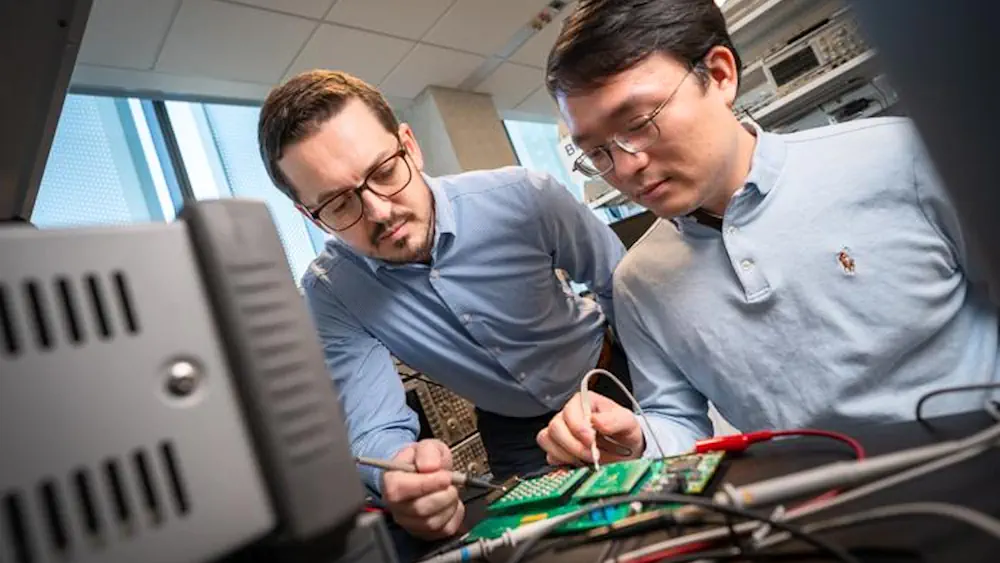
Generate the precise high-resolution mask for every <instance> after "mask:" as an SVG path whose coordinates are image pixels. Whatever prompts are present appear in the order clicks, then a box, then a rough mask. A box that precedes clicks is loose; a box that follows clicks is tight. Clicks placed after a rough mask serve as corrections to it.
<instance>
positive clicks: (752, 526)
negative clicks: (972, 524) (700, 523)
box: [606, 432, 995, 563]
mask: <svg viewBox="0 0 1000 563" xmlns="http://www.w3.org/2000/svg"><path fill="white" fill-rule="evenodd" d="M981 435H982V432H980V433H978V434H975V435H973V436H971V437H970V438H976V437H980V436H981ZM986 436H987V439H995V438H994V437H992V436H991V434H987V435H986ZM966 445H968V446H969V447H968V448H967V449H964V450H960V451H958V452H957V453H952V454H951V455H948V456H945V457H942V458H939V459H936V460H934V461H930V462H928V463H925V464H921V465H919V466H917V467H913V468H910V469H907V470H905V471H902V472H900V473H897V474H895V475H891V476H889V477H885V478H882V479H879V480H877V481H873V482H871V483H869V484H867V485H863V486H861V487H858V488H856V489H853V490H851V491H848V492H845V493H841V494H839V495H837V496H836V497H834V498H832V499H830V500H827V501H825V502H823V503H812V504H808V505H805V506H802V507H799V508H797V509H792V510H790V511H789V512H788V513H787V516H786V520H788V521H792V520H796V519H798V518H802V517H805V516H807V515H810V514H815V513H817V512H821V511H824V510H828V509H830V508H833V507H835V506H839V505H841V504H844V503H847V502H851V501H854V500H857V499H859V498H862V497H866V496H869V495H872V494H874V493H877V492H880V491H882V490H884V489H887V488H889V487H893V486H896V485H898V484H900V483H903V482H906V481H910V480H912V479H916V478H918V477H921V476H923V475H926V474H928V473H932V472H934V471H939V470H941V469H944V468H946V467H948V466H951V465H955V464H957V463H961V462H963V461H965V460H967V459H971V458H973V457H975V456H977V455H979V454H981V453H983V452H984V451H986V450H988V449H990V447H991V446H990V445H988V444H985V443H978V444H977V443H975V442H972V443H971V445H969V444H966ZM759 527H760V524H759V523H757V522H742V523H740V524H737V525H736V526H733V529H734V530H735V531H736V533H738V534H746V533H751V532H753V531H754V530H756V529H758V528H759ZM729 534H730V532H729V528H727V527H719V528H712V529H709V530H705V531H702V532H696V533H693V534H687V535H684V536H679V537H676V538H671V539H668V540H665V541H661V542H657V543H655V544H651V545H647V546H645V547H641V548H639V549H636V550H633V551H629V552H627V553H623V554H621V555H619V556H618V557H615V558H614V559H608V560H607V562H606V563H627V562H629V561H634V560H636V559H640V558H642V557H645V556H647V555H650V554H652V553H657V552H660V551H664V550H667V549H674V548H678V547H683V546H686V545H690V544H692V543H697V542H704V541H711V540H717V539H722V538H726V537H728V536H729ZM773 537H779V535H775V536H773Z"/></svg>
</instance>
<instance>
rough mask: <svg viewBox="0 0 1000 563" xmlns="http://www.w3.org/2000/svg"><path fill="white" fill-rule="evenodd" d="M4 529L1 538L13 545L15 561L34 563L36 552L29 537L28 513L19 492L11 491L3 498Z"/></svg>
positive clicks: (0, 534)
mask: <svg viewBox="0 0 1000 563" xmlns="http://www.w3.org/2000/svg"><path fill="white" fill-rule="evenodd" d="M3 524H4V526H3V530H2V531H0V539H3V540H4V543H7V544H8V545H10V546H11V551H12V552H13V554H14V561H15V563H32V562H33V561H35V554H34V552H33V551H32V550H31V541H30V540H29V538H28V515H27V514H26V513H25V508H24V503H23V501H22V499H21V496H20V495H18V494H17V493H10V494H8V495H5V496H4V499H3Z"/></svg>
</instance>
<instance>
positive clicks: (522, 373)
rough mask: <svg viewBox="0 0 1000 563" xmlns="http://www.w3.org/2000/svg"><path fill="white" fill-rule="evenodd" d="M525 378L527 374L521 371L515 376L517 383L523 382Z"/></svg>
mask: <svg viewBox="0 0 1000 563" xmlns="http://www.w3.org/2000/svg"><path fill="white" fill-rule="evenodd" d="M527 378H528V374H526V373H524V372H523V371H522V372H521V373H519V374H517V379H518V380H519V381H524V380H525V379H527Z"/></svg>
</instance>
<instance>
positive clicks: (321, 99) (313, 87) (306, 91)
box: [257, 70, 399, 201]
mask: <svg viewBox="0 0 1000 563" xmlns="http://www.w3.org/2000/svg"><path fill="white" fill-rule="evenodd" d="M354 98H357V99H359V100H361V101H362V102H364V104H365V105H366V106H368V109H370V110H372V113H374V114H375V117H377V118H378V120H379V122H380V123H381V124H382V125H383V126H384V127H385V129H386V131H388V132H390V133H392V134H393V135H395V134H396V133H397V131H399V121H398V120H397V119H396V114H394V113H393V111H392V108H391V107H389V103H388V102H387V101H386V100H385V97H384V96H382V93H381V92H379V91H378V90H376V89H375V88H374V87H373V86H371V85H370V84H368V83H367V82H365V81H364V80H361V79H359V78H356V77H354V76H351V75H350V74H347V73H345V72H339V71H333V70H311V71H308V72H303V73H301V74H298V75H296V76H294V77H292V78H291V79H289V80H288V81H287V82H285V83H284V84H282V85H280V86H278V87H276V88H274V89H273V90H271V92H270V93H269V94H268V95H267V99H266V100H265V101H264V106H263V107H261V108H260V119H259V121H258V122H257V142H258V143H259V144H260V157H261V159H262V160H263V161H264V168H265V169H267V174H268V176H270V177H271V181H272V182H274V185H275V186H277V188H278V189H279V190H281V191H282V192H284V194H285V195H287V196H288V197H290V198H291V199H292V200H293V201H298V200H299V199H298V196H296V194H295V188H294V187H292V185H291V183H290V182H289V181H288V178H286V177H285V175H284V174H282V173H281V169H280V168H278V161H279V160H281V157H282V152H283V151H284V150H285V149H286V148H287V147H288V146H289V145H291V144H294V143H296V142H298V141H301V140H302V139H305V138H306V137H308V136H310V135H312V134H313V133H315V132H316V131H317V130H318V129H319V128H320V126H321V125H322V124H323V123H325V122H326V120H328V119H330V118H331V117H334V116H335V115H337V114H338V113H340V111H341V110H342V109H343V108H344V105H345V104H346V103H347V102H349V101H350V100H352V99H354Z"/></svg>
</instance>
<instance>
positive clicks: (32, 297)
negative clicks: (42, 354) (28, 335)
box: [24, 281, 52, 350]
mask: <svg viewBox="0 0 1000 563" xmlns="http://www.w3.org/2000/svg"><path fill="white" fill-rule="evenodd" d="M24 290H25V293H26V294H27V297H28V312H29V316H30V317H31V324H32V325H33V327H34V329H35V342H36V343H37V344H38V347H39V348H42V349H44V350H48V349H49V348H52V327H51V326H50V324H49V318H48V311H47V310H46V308H45V303H44V301H43V299H44V298H43V297H42V290H41V289H40V288H39V286H38V282H36V281H29V282H28V283H26V284H24Z"/></svg>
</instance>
